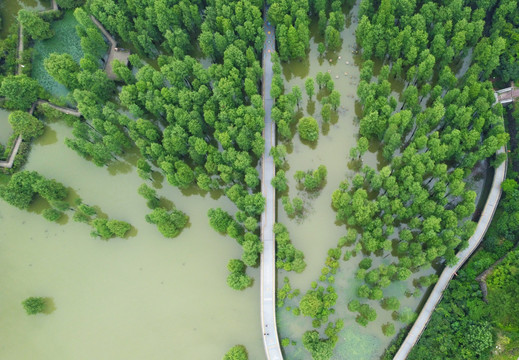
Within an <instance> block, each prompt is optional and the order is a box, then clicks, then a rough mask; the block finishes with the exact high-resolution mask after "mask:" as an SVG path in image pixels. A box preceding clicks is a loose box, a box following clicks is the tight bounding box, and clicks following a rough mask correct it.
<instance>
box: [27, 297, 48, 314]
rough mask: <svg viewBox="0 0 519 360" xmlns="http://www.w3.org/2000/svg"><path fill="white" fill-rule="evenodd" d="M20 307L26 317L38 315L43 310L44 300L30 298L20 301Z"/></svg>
mask: <svg viewBox="0 0 519 360" xmlns="http://www.w3.org/2000/svg"><path fill="white" fill-rule="evenodd" d="M22 305H23V308H24V309H25V311H26V312H27V314H28V315H34V314H38V313H41V312H43V309H44V308H45V298H42V297H34V296H31V297H29V298H27V299H25V300H24V301H22Z"/></svg>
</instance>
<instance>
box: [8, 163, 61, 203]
mask: <svg viewBox="0 0 519 360" xmlns="http://www.w3.org/2000/svg"><path fill="white" fill-rule="evenodd" d="M37 193H38V194H39V195H40V196H41V197H43V198H45V199H46V200H47V201H49V202H50V203H52V202H54V201H61V200H63V199H65V197H66V196H67V190H66V189H65V187H64V186H63V184H61V183H59V182H57V181H55V180H49V179H46V178H44V177H43V176H41V175H40V174H38V173H37V172H36V171H20V172H17V173H15V174H13V175H12V176H11V178H10V179H9V182H8V183H7V185H1V186H0V197H2V199H4V200H5V201H7V202H8V203H9V204H11V205H13V206H16V207H18V208H20V209H27V208H28V207H29V205H30V204H31V202H32V200H33V199H34V196H35V195H36V194H37Z"/></svg>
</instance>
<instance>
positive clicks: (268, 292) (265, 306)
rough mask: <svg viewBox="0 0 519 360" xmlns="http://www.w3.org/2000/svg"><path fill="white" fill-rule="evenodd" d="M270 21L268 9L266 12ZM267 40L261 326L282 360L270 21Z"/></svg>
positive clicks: (274, 357) (268, 346)
mask: <svg viewBox="0 0 519 360" xmlns="http://www.w3.org/2000/svg"><path fill="white" fill-rule="evenodd" d="M265 19H266V10H265ZM263 28H264V31H265V35H266V41H265V46H264V48H263V81H262V84H263V106H264V109H265V129H264V131H263V137H264V139H265V149H264V152H263V157H262V161H261V166H262V180H261V191H262V194H263V196H264V197H265V211H264V212H263V213H262V214H261V240H262V243H263V252H262V254H261V327H262V333H263V344H264V345H265V354H266V356H267V359H268V360H282V359H283V355H282V353H281V345H280V343H279V337H278V332H277V325H276V241H275V237H274V223H275V221H276V192H275V189H274V187H273V186H272V184H271V181H272V179H273V178H274V172H275V165H274V159H273V158H272V156H271V155H270V149H271V148H272V147H273V146H275V145H276V125H275V124H274V123H273V122H272V118H271V112H272V105H273V103H274V100H273V99H272V97H271V96H270V88H271V84H272V61H271V54H272V52H273V51H274V49H275V47H274V27H273V26H271V25H270V24H269V23H268V22H267V21H266V20H265V24H264V26H263Z"/></svg>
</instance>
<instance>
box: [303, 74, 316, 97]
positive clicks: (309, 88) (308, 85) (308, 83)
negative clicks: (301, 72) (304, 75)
mask: <svg viewBox="0 0 519 360" xmlns="http://www.w3.org/2000/svg"><path fill="white" fill-rule="evenodd" d="M305 90H306V95H308V98H309V99H310V100H311V99H312V96H314V94H315V88H314V79H313V78H308V79H306V80H305Z"/></svg>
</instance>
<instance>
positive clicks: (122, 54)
mask: <svg viewBox="0 0 519 360" xmlns="http://www.w3.org/2000/svg"><path fill="white" fill-rule="evenodd" d="M90 19H92V21H93V22H94V25H95V26H97V28H98V29H99V30H100V31H101V33H102V34H103V35H104V37H105V38H106V39H107V40H108V42H109V43H110V49H109V52H108V58H107V59H106V62H105V71H106V75H107V76H108V78H109V79H112V80H115V79H117V75H115V73H114V71H113V68H112V62H113V61H114V59H117V60H119V61H121V62H122V63H123V64H126V63H127V62H128V56H129V55H130V52H129V51H126V50H121V49H118V48H117V41H116V40H115V39H114V37H113V36H112V35H110V33H109V32H108V31H107V30H106V29H105V27H104V26H103V24H101V22H100V21H99V20H97V19H96V18H95V17H94V15H90Z"/></svg>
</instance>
